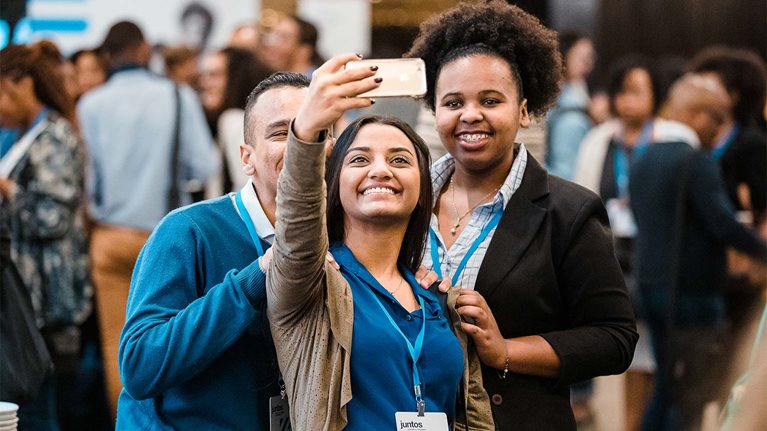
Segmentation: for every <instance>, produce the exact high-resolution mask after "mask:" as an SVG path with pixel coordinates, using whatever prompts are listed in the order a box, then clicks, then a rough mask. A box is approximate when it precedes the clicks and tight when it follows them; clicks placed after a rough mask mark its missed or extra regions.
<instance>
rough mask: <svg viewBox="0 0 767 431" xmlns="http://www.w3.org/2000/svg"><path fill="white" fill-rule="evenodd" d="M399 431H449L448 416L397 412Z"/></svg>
mask: <svg viewBox="0 0 767 431" xmlns="http://www.w3.org/2000/svg"><path fill="white" fill-rule="evenodd" d="M394 418H395V419H396V422H397V431H413V430H417V431H448V430H450V425H448V424H447V415H446V414H444V413H424V414H423V416H418V412H397V413H395V414H394Z"/></svg>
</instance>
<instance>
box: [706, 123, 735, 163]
mask: <svg viewBox="0 0 767 431" xmlns="http://www.w3.org/2000/svg"><path fill="white" fill-rule="evenodd" d="M738 132H740V126H738V125H737V124H733V125H732V127H730V130H729V131H727V133H725V135H724V136H722V139H720V140H719V142H717V143H716V146H715V147H714V149H713V150H712V151H711V157H713V158H714V160H716V161H719V160H722V157H724V153H726V152H727V150H728V149H729V148H730V145H732V141H734V140H735V137H736V136H738Z"/></svg>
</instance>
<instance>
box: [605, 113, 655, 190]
mask: <svg viewBox="0 0 767 431" xmlns="http://www.w3.org/2000/svg"><path fill="white" fill-rule="evenodd" d="M652 133H653V122H652V120H650V121H647V122H646V123H645V125H644V126H642V131H641V132H640V133H639V137H638V138H637V140H636V142H635V143H634V149H633V150H631V149H628V148H626V146H625V145H624V144H623V141H624V140H623V138H619V139H615V140H614V142H615V143H616V144H617V145H616V146H615V153H614V156H613V169H614V172H615V184H616V185H617V186H618V197H619V198H624V197H626V196H628V194H629V152H631V155H632V157H635V158H636V157H639V156H641V155H642V154H644V153H645V152H646V151H647V148H648V147H649V146H650V143H651V142H652Z"/></svg>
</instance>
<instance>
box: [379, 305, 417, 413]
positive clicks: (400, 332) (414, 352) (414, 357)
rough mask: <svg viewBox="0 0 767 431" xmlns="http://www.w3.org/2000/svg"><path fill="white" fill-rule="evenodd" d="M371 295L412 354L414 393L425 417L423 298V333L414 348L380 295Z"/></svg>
mask: <svg viewBox="0 0 767 431" xmlns="http://www.w3.org/2000/svg"><path fill="white" fill-rule="evenodd" d="M371 294H372V295H373V297H374V298H375V299H376V302H378V306H379V307H381V311H383V312H384V314H385V315H386V318H387V319H389V323H391V326H392V327H394V329H395V330H396V331H397V332H398V333H399V335H401V336H402V339H403V340H405V345H407V350H408V352H409V353H410V357H411V358H412V359H413V392H414V393H415V405H416V408H417V409H418V416H423V413H424V411H425V410H426V403H425V402H424V401H423V395H422V392H421V376H420V374H419V373H418V358H420V357H421V350H422V349H423V336H424V334H425V333H426V309H425V308H424V305H423V298H422V297H420V296H419V297H418V303H419V304H421V313H422V314H423V323H421V331H420V332H419V333H418V336H417V337H416V339H415V346H413V345H412V344H410V340H408V339H407V337H406V336H405V334H403V333H402V330H401V329H399V326H397V323H396V322H394V319H393V318H392V317H391V314H389V312H388V311H387V310H386V307H384V305H383V303H381V300H380V299H378V295H376V294H375V292H371Z"/></svg>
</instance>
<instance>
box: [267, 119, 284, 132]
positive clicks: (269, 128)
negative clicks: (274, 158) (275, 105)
mask: <svg viewBox="0 0 767 431" xmlns="http://www.w3.org/2000/svg"><path fill="white" fill-rule="evenodd" d="M288 124H290V120H277V121H273V122H271V123H269V124H267V125H266V129H264V130H265V131H266V132H267V133H268V132H271V131H272V130H274V129H279V128H281V127H286V126H287V125H288Z"/></svg>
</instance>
